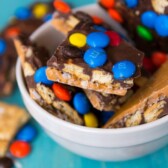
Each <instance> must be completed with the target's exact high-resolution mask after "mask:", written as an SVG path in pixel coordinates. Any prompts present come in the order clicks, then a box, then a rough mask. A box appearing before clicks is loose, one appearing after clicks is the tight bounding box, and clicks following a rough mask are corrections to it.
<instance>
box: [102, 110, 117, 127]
mask: <svg viewBox="0 0 168 168" xmlns="http://www.w3.org/2000/svg"><path fill="white" fill-rule="evenodd" d="M100 113H101V114H100V120H101V123H102V124H105V123H106V122H107V121H108V120H109V119H110V118H111V117H112V116H113V115H114V112H113V111H109V112H107V111H105V112H104V111H101V112H100Z"/></svg>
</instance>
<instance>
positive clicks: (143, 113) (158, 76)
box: [104, 61, 168, 128]
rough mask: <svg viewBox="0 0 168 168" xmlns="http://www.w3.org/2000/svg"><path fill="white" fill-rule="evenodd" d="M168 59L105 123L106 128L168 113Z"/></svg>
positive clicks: (142, 120) (134, 122)
mask: <svg viewBox="0 0 168 168" xmlns="http://www.w3.org/2000/svg"><path fill="white" fill-rule="evenodd" d="M166 72H168V61H167V62H166V63H165V64H163V65H162V66H161V68H160V69H159V70H158V71H157V72H156V73H155V74H154V75H153V76H152V77H151V78H150V79H149V81H148V82H147V83H146V84H145V85H144V86H143V87H142V88H140V89H139V90H138V91H137V92H136V94H134V95H133V96H132V97H131V99H129V100H128V102H127V103H126V104H124V105H123V106H122V108H121V109H120V110H119V111H118V112H116V114H115V115H114V116H113V117H112V118H111V119H110V120H109V121H108V122H107V123H106V124H105V126H104V128H122V127H131V126H136V125H140V124H145V123H149V122H152V121H155V120H157V119H159V118H161V117H163V116H166V115H167V114H168V76H167V73H166Z"/></svg>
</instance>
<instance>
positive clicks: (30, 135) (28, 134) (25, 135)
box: [16, 124, 37, 142]
mask: <svg viewBox="0 0 168 168" xmlns="http://www.w3.org/2000/svg"><path fill="white" fill-rule="evenodd" d="M36 135H37V131H36V129H35V128H34V127H33V126H32V125H30V124H27V125H26V126H24V127H23V128H22V129H21V130H20V131H19V132H18V133H17V135H16V139H18V140H21V141H26V142H30V141H32V140H33V139H34V138H35V137H36Z"/></svg>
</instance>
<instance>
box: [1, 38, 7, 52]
mask: <svg viewBox="0 0 168 168" xmlns="http://www.w3.org/2000/svg"><path fill="white" fill-rule="evenodd" d="M6 47H7V46H6V42H5V40H3V39H1V38H0V55H1V54H4V53H5V51H6Z"/></svg>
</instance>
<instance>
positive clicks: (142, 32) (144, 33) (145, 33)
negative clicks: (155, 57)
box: [137, 25, 153, 41]
mask: <svg viewBox="0 0 168 168" xmlns="http://www.w3.org/2000/svg"><path fill="white" fill-rule="evenodd" d="M137 33H138V35H139V36H140V37H142V38H143V39H145V40H147V41H152V40H153V36H152V33H151V32H150V31H149V30H148V29H147V28H145V27H144V26H141V25H139V26H137Z"/></svg>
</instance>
